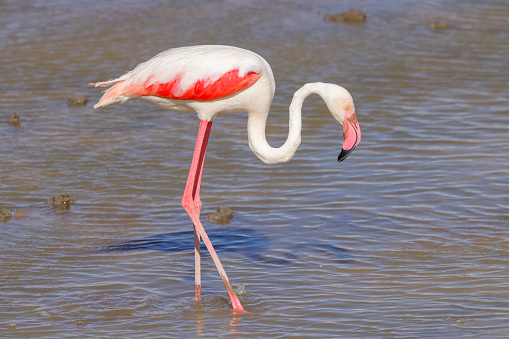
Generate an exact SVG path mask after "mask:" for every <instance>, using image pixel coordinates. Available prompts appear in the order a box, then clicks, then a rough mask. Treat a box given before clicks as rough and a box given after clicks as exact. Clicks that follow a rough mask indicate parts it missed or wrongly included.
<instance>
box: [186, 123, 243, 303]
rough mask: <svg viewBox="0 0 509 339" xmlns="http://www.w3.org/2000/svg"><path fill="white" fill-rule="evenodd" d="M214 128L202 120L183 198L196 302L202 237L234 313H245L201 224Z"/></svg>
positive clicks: (199, 286)
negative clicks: (204, 180)
mask: <svg viewBox="0 0 509 339" xmlns="http://www.w3.org/2000/svg"><path fill="white" fill-rule="evenodd" d="M211 127H212V121H206V120H200V128H199V130H198V137H197V138H196V147H195V149H194V155H193V161H192V162H191V169H190V170H189V176H188V178H187V184H186V188H185V190H184V196H183V197H182V207H184V209H185V210H186V212H187V214H189V217H190V218H191V220H192V221H193V229H194V255H195V295H194V299H195V300H200V299H201V273H200V237H201V238H202V239H203V242H204V243H205V246H206V247H207V250H208V251H209V253H210V256H211V257H212V260H213V261H214V264H215V265H216V268H217V270H218V271H219V275H220V276H221V279H223V283H224V286H225V287H226V291H227V292H228V295H229V296H230V300H231V303H232V306H233V311H235V312H244V307H242V304H241V303H240V301H239V298H237V295H236V294H235V291H234V290H233V287H232V285H231V284H230V281H229V280H228V276H227V275H226V272H225V271H224V269H223V265H222V264H221V262H220V261H219V257H218V256H217V254H216V250H215V249H214V247H213V246H212V243H211V242H210V239H209V237H208V235H207V233H206V232H205V229H204V228H203V225H202V224H201V222H200V211H201V206H202V203H201V200H200V184H201V177H202V172H203V163H204V160H205V153H206V151H207V143H208V139H209V135H210V129H211Z"/></svg>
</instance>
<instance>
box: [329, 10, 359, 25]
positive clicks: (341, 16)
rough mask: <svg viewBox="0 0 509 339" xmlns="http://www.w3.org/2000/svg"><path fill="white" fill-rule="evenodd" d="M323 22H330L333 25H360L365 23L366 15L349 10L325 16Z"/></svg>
mask: <svg viewBox="0 0 509 339" xmlns="http://www.w3.org/2000/svg"><path fill="white" fill-rule="evenodd" d="M323 20H324V21H331V22H333V23H335V24H339V23H342V22H344V23H345V24H362V23H364V22H366V14H365V13H364V12H363V11H361V10H358V9H351V10H349V11H346V12H343V13H334V14H325V15H324V16H323Z"/></svg>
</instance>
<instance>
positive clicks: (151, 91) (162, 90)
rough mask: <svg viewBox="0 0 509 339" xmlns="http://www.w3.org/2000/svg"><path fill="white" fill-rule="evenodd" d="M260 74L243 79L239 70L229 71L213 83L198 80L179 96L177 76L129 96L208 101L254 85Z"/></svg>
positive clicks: (179, 79) (250, 73) (180, 77)
mask: <svg viewBox="0 0 509 339" xmlns="http://www.w3.org/2000/svg"><path fill="white" fill-rule="evenodd" d="M260 75H261V74H260V73H256V72H249V73H247V74H246V75H245V76H244V77H242V78H241V77H239V70H238V69H234V70H231V71H229V72H227V73H225V74H223V76H221V77H220V78H219V79H217V80H216V81H214V82H211V83H208V79H203V80H198V81H197V82H195V83H194V84H192V85H191V86H190V87H189V89H188V90H187V91H186V92H185V93H183V94H181V95H176V94H175V93H178V91H179V90H180V88H181V87H180V82H181V79H182V76H178V77H176V78H175V79H173V80H172V81H170V82H168V83H164V84H160V83H159V84H158V83H155V84H152V85H149V86H147V87H144V86H143V87H142V88H140V87H138V86H137V87H138V88H136V89H135V90H134V91H133V92H134V93H129V94H131V95H140V96H149V95H153V96H158V97H163V98H169V99H175V100H197V101H208V100H215V99H220V98H224V97H226V96H228V95H232V94H235V93H237V92H239V91H242V90H243V89H246V88H248V87H249V86H251V85H252V84H254V83H255V82H256V81H257V80H258V79H259V78H260Z"/></svg>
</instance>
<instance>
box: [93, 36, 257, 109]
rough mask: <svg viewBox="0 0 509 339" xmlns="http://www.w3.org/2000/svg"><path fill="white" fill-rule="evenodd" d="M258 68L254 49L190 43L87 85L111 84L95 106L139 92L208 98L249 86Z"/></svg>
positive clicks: (216, 97)
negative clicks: (250, 50) (116, 75)
mask: <svg viewBox="0 0 509 339" xmlns="http://www.w3.org/2000/svg"><path fill="white" fill-rule="evenodd" d="M261 71H262V66H261V64H260V60H259V59H258V58H257V56H256V55H255V54H254V53H251V52H248V51H245V50H242V49H238V48H232V47H225V46H192V47H183V48H176V49H171V50H168V51H166V52H163V53H161V54H159V55H157V56H155V57H154V58H152V59H150V60H149V61H147V62H144V63H142V64H140V65H138V66H137V67H136V68H135V69H134V70H132V71H131V72H129V73H127V74H125V75H123V76H121V77H120V78H117V79H113V80H109V81H105V82H98V83H94V84H90V85H92V86H95V87H107V86H110V85H114V86H113V87H111V88H110V89H108V90H107V91H106V93H105V94H104V95H103V96H102V98H101V99H100V100H99V102H98V103H97V104H96V105H95V106H94V108H98V107H104V106H109V105H112V104H115V103H118V102H124V101H127V100H129V99H133V98H135V97H142V96H158V97H162V98H167V99H173V100H197V101H207V100H215V99H220V98H223V97H226V96H229V95H232V94H235V93H237V92H239V91H241V90H243V89H246V88H248V87H249V86H251V85H252V84H254V83H255V82H256V81H257V80H258V78H260V76H261Z"/></svg>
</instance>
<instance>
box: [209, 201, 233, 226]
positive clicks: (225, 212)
mask: <svg viewBox="0 0 509 339" xmlns="http://www.w3.org/2000/svg"><path fill="white" fill-rule="evenodd" d="M232 218H233V210H232V208H231V207H227V206H219V207H218V208H217V213H212V214H210V215H209V216H208V217H207V219H205V221H208V222H211V223H213V224H216V225H227V224H229V223H230V220H232Z"/></svg>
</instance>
